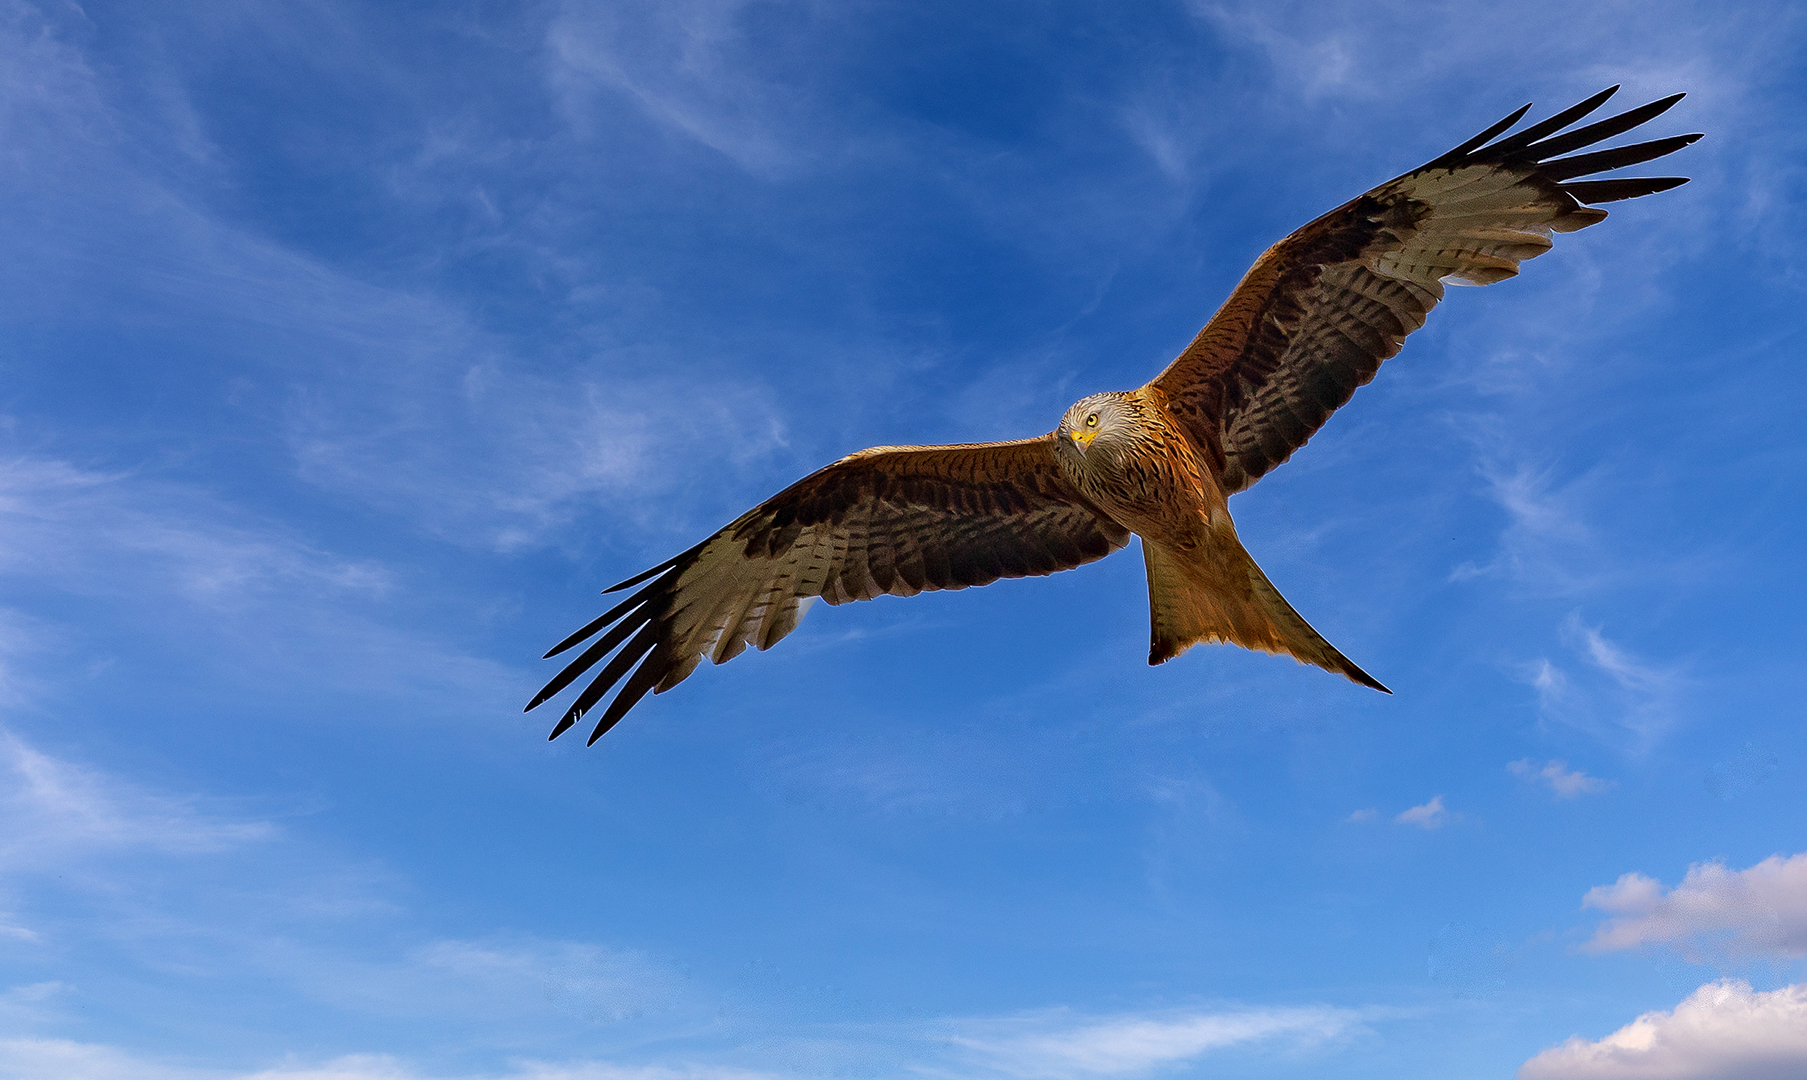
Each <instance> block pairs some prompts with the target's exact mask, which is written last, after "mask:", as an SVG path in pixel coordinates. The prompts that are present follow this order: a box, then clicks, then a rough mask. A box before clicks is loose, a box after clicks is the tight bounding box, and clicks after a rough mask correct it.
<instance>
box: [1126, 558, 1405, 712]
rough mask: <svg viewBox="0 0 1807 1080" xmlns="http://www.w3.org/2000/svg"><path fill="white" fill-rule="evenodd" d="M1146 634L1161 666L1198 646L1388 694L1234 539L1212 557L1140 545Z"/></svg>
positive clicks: (1153, 656)
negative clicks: (1233, 650) (1236, 650)
mask: <svg viewBox="0 0 1807 1080" xmlns="http://www.w3.org/2000/svg"><path fill="white" fill-rule="evenodd" d="M1142 556H1143V560H1144V561H1145V562H1146V563H1147V566H1148V610H1149V615H1150V621H1151V623H1152V627H1151V630H1152V634H1151V639H1150V642H1149V648H1148V662H1149V663H1151V664H1159V663H1163V662H1165V661H1167V660H1171V659H1173V658H1174V657H1176V656H1178V655H1179V654H1180V653H1182V652H1185V651H1186V650H1187V649H1189V648H1191V647H1192V646H1193V645H1196V644H1198V643H1199V642H1213V643H1215V642H1223V643H1227V644H1231V645H1240V646H1242V647H1243V648H1245V649H1254V650H1256V651H1258V652H1265V653H1281V654H1284V655H1286V656H1290V657H1292V658H1294V659H1295V660H1298V661H1299V662H1300V663H1305V664H1315V665H1317V666H1318V667H1321V668H1323V669H1324V670H1325V671H1334V672H1336V673H1337V674H1339V675H1343V676H1346V677H1348V678H1349V679H1351V680H1353V681H1355V682H1358V683H1361V684H1362V685H1363V686H1371V687H1373V688H1374V689H1376V690H1379V691H1380V692H1381V693H1383V694H1390V693H1392V691H1391V690H1388V689H1387V688H1386V687H1384V686H1382V685H1381V684H1380V683H1379V682H1378V681H1377V680H1375V678H1374V677H1373V676H1372V675H1369V674H1368V673H1367V672H1365V671H1363V670H1362V669H1361V668H1359V667H1356V666H1355V664H1354V663H1352V662H1351V661H1350V660H1349V658H1348V657H1346V656H1344V655H1343V654H1342V653H1340V652H1337V651H1336V646H1334V645H1332V644H1330V642H1328V641H1325V640H1324V638H1323V636H1322V635H1320V634H1319V633H1318V632H1317V631H1316V630H1313V629H1312V628H1311V624H1310V623H1308V622H1306V621H1305V620H1304V619H1303V618H1301V617H1300V615H1299V613H1298V612H1296V611H1294V610H1293V607H1292V605H1291V604H1289V603H1287V602H1286V597H1284V596H1281V595H1280V590H1278V589H1276V588H1274V585H1273V582H1271V581H1269V580H1268V579H1267V575H1266V574H1264V573H1262V572H1261V567H1259V566H1256V565H1255V560H1254V559H1252V558H1250V557H1249V553H1248V552H1247V551H1245V550H1243V547H1242V545H1241V544H1240V543H1238V542H1237V541H1236V540H1234V539H1231V540H1230V542H1229V544H1228V545H1227V546H1225V547H1219V548H1217V549H1215V550H1211V551H1203V550H1199V551H1184V552H1182V551H1176V550H1172V549H1169V548H1167V547H1164V546H1162V545H1160V544H1156V543H1150V542H1149V541H1148V539H1147V538H1146V537H1144V538H1143V539H1142Z"/></svg>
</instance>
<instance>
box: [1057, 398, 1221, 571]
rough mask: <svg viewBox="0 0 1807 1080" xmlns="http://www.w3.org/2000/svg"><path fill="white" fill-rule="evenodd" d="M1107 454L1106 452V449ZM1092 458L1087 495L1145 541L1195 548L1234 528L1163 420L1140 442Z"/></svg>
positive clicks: (1207, 476) (1202, 470)
mask: <svg viewBox="0 0 1807 1080" xmlns="http://www.w3.org/2000/svg"><path fill="white" fill-rule="evenodd" d="M1101 449H1102V448H1101ZM1111 449H1112V450H1113V451H1115V452H1113V453H1109V454H1103V453H1100V454H1095V455H1088V457H1089V458H1090V459H1091V460H1090V461H1089V464H1090V465H1091V468H1089V469H1088V470H1087V471H1088V473H1090V474H1091V475H1090V476H1089V477H1087V479H1088V480H1089V481H1090V482H1089V483H1086V484H1084V485H1083V486H1084V488H1085V490H1086V494H1087V495H1088V496H1089V497H1090V498H1092V499H1093V500H1094V501H1096V502H1097V503H1098V504H1099V506H1100V507H1102V508H1103V509H1104V510H1105V511H1107V512H1108V513H1109V514H1110V515H1111V516H1112V517H1113V518H1115V519H1117V520H1118V521H1119V522H1121V523H1122V524H1123V525H1125V526H1127V527H1128V528H1129V529H1131V530H1133V531H1134V532H1136V533H1139V534H1141V535H1142V536H1145V537H1151V538H1159V539H1162V540H1165V541H1167V542H1170V543H1176V544H1181V545H1183V546H1187V547H1190V546H1192V545H1193V544H1195V543H1199V542H1203V541H1205V540H1206V539H1208V535H1209V534H1210V533H1212V532H1216V531H1219V530H1220V529H1223V528H1229V527H1230V526H1229V520H1230V519H1229V511H1228V503H1227V501H1226V500H1225V498H1224V496H1223V493H1222V491H1221V490H1220V489H1219V488H1218V486H1217V483H1216V480H1215V479H1214V478H1213V477H1212V476H1211V473H1210V470H1209V469H1208V468H1206V466H1205V463H1204V461H1203V460H1202V458H1201V457H1200V456H1199V454H1198V452H1197V451H1196V450H1194V449H1193V447H1192V444H1191V443H1190V442H1189V441H1188V440H1187V439H1186V437H1185V436H1184V435H1183V434H1181V433H1180V432H1178V431H1176V430H1174V429H1173V428H1172V427H1171V426H1170V425H1168V424H1166V423H1165V422H1164V418H1161V417H1159V416H1158V414H1157V415H1156V416H1155V417H1151V418H1148V422H1146V423H1144V424H1141V425H1139V426H1138V430H1137V432H1136V434H1135V438H1133V439H1129V440H1124V441H1123V442H1122V443H1121V444H1120V445H1118V446H1114V447H1112V448H1111Z"/></svg>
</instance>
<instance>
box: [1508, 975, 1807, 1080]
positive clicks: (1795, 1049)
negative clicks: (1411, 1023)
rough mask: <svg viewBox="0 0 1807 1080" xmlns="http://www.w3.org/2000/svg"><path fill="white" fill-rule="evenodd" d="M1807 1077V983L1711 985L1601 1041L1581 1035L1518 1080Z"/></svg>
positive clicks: (1528, 1066) (1528, 1065)
mask: <svg viewBox="0 0 1807 1080" xmlns="http://www.w3.org/2000/svg"><path fill="white" fill-rule="evenodd" d="M1801 1076H1807V986H1786V987H1783V988H1781V989H1779V990H1771V991H1767V992H1762V991H1754V990H1752V989H1751V986H1750V984H1749V983H1746V982H1740V981H1734V980H1725V981H1721V982H1715V983H1708V984H1707V985H1705V986H1703V987H1701V988H1700V989H1698V990H1696V991H1694V993H1692V994H1690V995H1689V996H1688V998H1687V999H1686V1000H1685V1001H1683V1002H1682V1003H1681V1004H1679V1005H1677V1006H1676V1007H1675V1009H1674V1010H1673V1011H1671V1012H1648V1013H1645V1014H1644V1015H1642V1016H1640V1017H1638V1018H1637V1019H1636V1020H1633V1021H1632V1022H1631V1023H1629V1024H1627V1025H1625V1026H1624V1027H1622V1028H1620V1029H1619V1030H1618V1031H1615V1032H1613V1033H1612V1034H1611V1035H1608V1036H1606V1037H1605V1038H1603V1039H1600V1040H1598V1041H1594V1042H1590V1041H1588V1040H1586V1039H1583V1038H1581V1037H1580V1036H1579V1035H1576V1036H1573V1037H1571V1038H1570V1039H1569V1040H1568V1041H1567V1042H1566V1043H1564V1044H1562V1045H1561V1046H1557V1047H1552V1048H1551V1049H1548V1050H1545V1051H1544V1052H1542V1053H1541V1054H1538V1055H1537V1056H1536V1057H1534V1058H1532V1059H1531V1060H1529V1061H1527V1062H1525V1063H1524V1065H1522V1066H1520V1068H1519V1070H1518V1080H1732V1078H1736V1080H1798V1078H1799V1077H1801Z"/></svg>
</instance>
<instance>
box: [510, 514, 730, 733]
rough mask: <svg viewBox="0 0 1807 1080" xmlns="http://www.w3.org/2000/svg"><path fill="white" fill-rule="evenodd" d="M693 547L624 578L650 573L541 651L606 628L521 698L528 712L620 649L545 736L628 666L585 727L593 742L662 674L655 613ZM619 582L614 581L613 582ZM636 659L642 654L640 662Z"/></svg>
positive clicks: (562, 728) (564, 725)
mask: <svg viewBox="0 0 1807 1080" xmlns="http://www.w3.org/2000/svg"><path fill="white" fill-rule="evenodd" d="M694 550H695V549H692V551H690V552H685V554H684V555H680V556H678V557H677V558H674V559H669V560H667V561H666V562H664V563H662V564H660V565H659V566H656V567H654V568H653V569H652V570H650V571H648V572H647V573H645V574H640V575H638V576H636V577H633V578H630V579H628V581H627V582H624V583H623V586H625V585H634V584H639V583H640V582H643V581H646V580H647V578H648V577H649V576H651V577H653V580H652V581H651V583H649V584H647V585H646V586H645V587H644V588H642V589H640V590H639V591H638V592H635V593H634V594H633V595H632V596H630V597H628V598H627V599H626V600H624V601H622V602H621V603H619V604H617V605H616V606H615V607H613V608H611V609H609V610H608V611H607V612H604V613H603V614H602V615H601V616H599V617H597V618H596V619H595V620H593V621H591V622H590V623H589V624H588V625H586V626H584V627H583V629H581V630H579V631H577V632H576V633H575V634H572V635H571V636H570V637H568V638H566V639H565V640H564V641H561V642H559V643H558V645H556V646H555V647H554V648H553V649H552V651H551V652H548V653H547V654H546V655H547V656H548V657H551V656H556V655H558V654H559V653H561V652H564V651H565V650H566V649H569V648H571V647H572V646H573V645H576V644H578V643H580V642H582V641H585V640H587V639H588V638H589V637H591V636H592V635H594V634H596V633H598V632H599V631H602V630H603V629H604V628H605V627H606V628H608V632H607V633H604V634H603V635H602V637H600V638H598V639H597V640H596V642H595V643H594V644H592V645H591V646H590V647H589V648H587V649H585V650H584V651H583V652H582V653H579V654H578V655H577V657H576V658H574V659H573V660H572V661H571V662H570V663H569V664H566V665H565V667H564V670H562V671H560V672H559V673H558V674H557V675H556V676H554V677H553V679H552V681H551V682H549V683H547V684H546V685H545V686H544V687H542V688H541V689H540V692H539V693H537V694H535V695H534V697H533V700H532V701H530V702H528V703H527V708H526V709H523V710H522V711H523V712H531V711H532V710H534V709H536V708H538V707H539V706H540V705H542V704H544V703H545V702H546V701H547V700H548V699H550V698H551V697H553V696H554V695H556V694H557V693H558V692H559V691H561V690H563V689H564V688H565V687H567V686H569V685H571V684H572V683H573V682H575V681H576V680H577V678H578V677H579V676H581V675H583V674H584V673H585V672H587V671H589V670H590V669H591V668H592V667H594V666H595V665H596V664H597V663H598V662H600V661H601V660H602V658H603V657H605V656H607V655H608V654H609V653H610V652H612V651H614V650H615V648H616V647H618V646H619V647H621V651H620V652H619V653H616V654H615V656H614V658H613V659H611V660H610V661H609V662H608V664H607V665H606V666H604V667H603V669H602V670H601V671H600V672H598V673H597V675H596V677H595V678H594V679H592V680H591V681H590V685H589V686H586V687H585V688H584V690H583V693H581V694H579V695H578V696H577V700H576V701H574V702H572V703H571V707H570V708H569V709H567V710H565V714H564V715H563V716H562V717H560V718H559V721H558V724H557V725H556V726H555V727H553V729H552V734H551V735H548V736H547V739H548V741H550V740H552V739H556V738H558V737H559V736H560V735H563V734H564V733H565V732H566V731H568V730H570V728H571V727H572V726H573V725H575V724H576V723H577V722H578V721H579V720H581V719H582V718H583V715H584V714H585V713H586V712H588V711H589V710H590V708H591V707H592V706H594V705H595V704H596V703H597V702H598V701H600V700H602V696H603V695H604V694H606V693H608V692H609V690H610V689H612V688H613V687H614V685H615V684H616V683H618V682H620V681H621V679H622V677H623V676H626V675H627V674H628V672H629V671H630V670H633V675H632V676H631V677H630V678H628V680H627V683H626V685H624V686H623V687H622V688H621V692H620V693H619V694H616V695H615V700H613V701H611V702H609V707H608V709H607V710H606V711H605V712H604V713H603V715H602V719H601V720H600V721H599V722H598V723H597V725H596V729H595V730H594V731H592V732H591V733H590V739H589V741H590V742H591V743H594V742H595V741H596V740H597V739H600V738H602V736H603V734H604V733H605V732H607V731H608V730H609V729H610V728H612V727H614V726H615V724H616V723H617V722H618V721H619V720H620V719H621V718H622V717H623V716H625V715H627V711H628V710H629V709H631V708H633V707H634V705H635V704H636V703H638V702H639V700H640V699H641V698H643V697H645V696H646V694H647V692H648V691H649V690H651V689H653V687H654V686H655V685H656V684H657V683H658V681H659V680H660V678H661V677H663V676H664V675H665V674H667V669H668V668H669V667H670V665H669V664H667V663H665V662H664V660H666V659H668V657H664V656H661V650H659V649H658V646H659V644H660V633H659V631H660V625H659V623H660V618H661V616H662V615H663V614H664V609H665V607H666V606H667V605H666V600H667V598H668V596H669V590H670V588H671V586H672V585H673V584H674V583H675V581H676V579H677V577H678V575H679V574H681V573H682V572H683V571H684V568H685V567H686V566H687V565H688V561H687V558H686V556H689V555H691V554H693V553H694ZM654 575H656V576H654ZM623 586H617V588H621V587H623ZM609 591H611V592H612V591H614V590H612V589H611V590H609ZM611 624H612V625H611ZM624 642H625V645H624V644H623V643H624ZM642 660H644V662H643V663H642V662H641V661H642ZM636 664H639V667H638V668H637V669H636V668H635V665H636Z"/></svg>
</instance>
